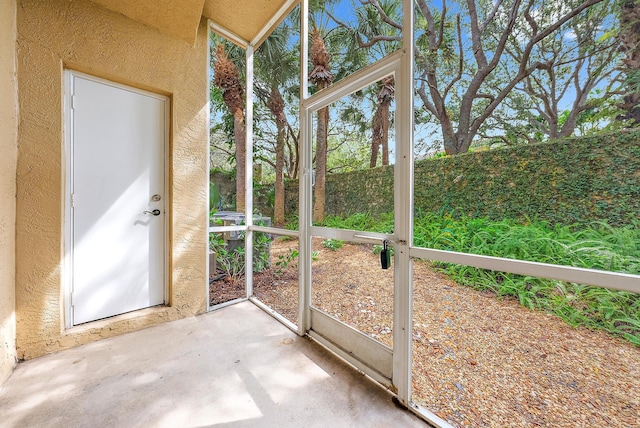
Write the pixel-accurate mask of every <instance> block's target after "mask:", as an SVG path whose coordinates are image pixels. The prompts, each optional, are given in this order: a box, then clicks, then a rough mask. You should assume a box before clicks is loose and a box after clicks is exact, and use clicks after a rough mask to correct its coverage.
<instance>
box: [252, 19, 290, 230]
mask: <svg viewBox="0 0 640 428" xmlns="http://www.w3.org/2000/svg"><path fill="white" fill-rule="evenodd" d="M289 35H290V32H289V29H288V27H286V26H280V27H278V28H277V29H276V30H275V31H274V32H273V33H272V34H271V35H270V36H269V37H268V38H267V39H266V40H265V42H264V43H263V44H262V46H260V48H259V49H258V51H257V52H256V77H257V81H256V83H257V84H258V86H257V88H256V94H257V95H258V97H259V98H261V99H262V100H263V101H264V103H265V105H266V106H267V108H268V109H269V111H270V112H271V114H272V115H273V118H274V121H275V125H276V143H275V163H274V165H273V166H274V169H275V197H274V214H273V217H274V224H275V225H276V226H283V225H284V214H285V213H284V196H285V195H284V191H285V187H284V175H285V174H284V169H285V145H286V140H287V136H288V133H289V129H290V126H289V123H288V120H287V115H286V113H285V102H284V99H283V97H282V93H281V88H285V89H286V86H287V85H288V84H289V82H290V81H291V80H292V79H294V78H295V77H296V76H297V74H298V69H299V66H298V62H297V61H296V60H295V59H294V56H293V54H292V51H291V49H290V48H289V46H287V43H288V38H289ZM261 83H262V84H263V85H264V86H265V88H260V84H261ZM295 156H296V157H297V149H296V154H295ZM290 158H291V153H290Z"/></svg>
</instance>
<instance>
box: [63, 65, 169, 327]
mask: <svg viewBox="0 0 640 428" xmlns="http://www.w3.org/2000/svg"><path fill="white" fill-rule="evenodd" d="M63 73H64V86H63V91H64V97H63V99H64V104H63V111H62V113H63V126H64V128H63V129H64V138H63V139H64V162H65V170H64V177H63V180H64V195H63V198H64V205H63V221H64V238H63V239H64V240H63V257H64V260H63V263H62V269H61V271H62V272H61V278H62V293H63V299H62V301H63V308H62V313H63V320H64V321H63V322H64V329H71V328H75V327H76V326H74V325H73V307H72V293H73V208H72V199H71V189H72V184H73V179H74V168H73V159H74V156H73V149H74V141H73V124H74V119H73V114H72V103H73V99H72V98H73V81H74V77H80V78H83V79H87V80H91V81H93V82H96V83H101V84H104V85H108V86H112V87H114V88H118V89H123V90H126V91H130V92H133V93H136V94H140V95H145V96H148V97H152V98H155V99H157V100H161V101H163V102H164V141H163V144H162V151H163V159H164V161H163V165H162V170H163V175H164V179H163V183H162V186H163V189H164V190H163V194H164V203H163V206H162V209H163V211H164V215H163V216H162V217H163V220H162V221H163V222H164V223H163V228H162V234H163V236H162V243H163V251H162V254H163V256H162V270H163V272H162V276H163V284H162V292H163V295H164V304H165V305H170V304H171V298H170V293H169V291H170V287H169V283H170V281H169V274H170V269H169V267H170V250H169V236H170V234H169V232H170V223H171V222H170V221H169V219H170V215H171V211H170V209H169V207H170V206H171V204H170V203H169V202H170V199H171V195H170V186H169V162H168V159H169V157H168V154H169V147H170V145H169V139H170V120H171V114H170V112H171V99H170V98H169V97H168V96H166V95H161V94H158V93H154V92H150V91H146V90H143V89H139V88H136V87H133V86H129V85H125V84H121V83H117V82H114V81H111V80H107V79H103V78H100V77H97V76H93V75H90V74H86V73H82V72H79V71H75V70H72V69H64V71H63ZM143 309H146V308H143ZM143 309H139V310H143ZM120 315H122V314H120ZM120 315H115V316H120ZM96 321H100V320H95V321H90V322H89V323H88V324H91V323H93V322H96Z"/></svg>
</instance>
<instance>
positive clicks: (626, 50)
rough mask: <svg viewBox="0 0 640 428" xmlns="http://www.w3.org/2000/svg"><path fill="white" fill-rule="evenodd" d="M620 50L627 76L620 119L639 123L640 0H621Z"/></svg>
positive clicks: (635, 123) (633, 123) (635, 124)
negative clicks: (622, 111)
mask: <svg viewBox="0 0 640 428" xmlns="http://www.w3.org/2000/svg"><path fill="white" fill-rule="evenodd" d="M618 39H619V41H620V51H621V52H622V53H623V54H624V56H625V57H624V59H623V61H622V62H623V72H625V74H626V76H627V82H626V83H627V85H626V86H627V93H626V94H625V95H624V98H623V102H622V104H621V106H620V107H621V108H622V109H623V110H624V111H625V112H624V113H623V114H622V115H620V119H621V120H629V121H631V124H632V125H634V126H638V125H640V1H638V0H622V2H621V8H620V32H619V33H618Z"/></svg>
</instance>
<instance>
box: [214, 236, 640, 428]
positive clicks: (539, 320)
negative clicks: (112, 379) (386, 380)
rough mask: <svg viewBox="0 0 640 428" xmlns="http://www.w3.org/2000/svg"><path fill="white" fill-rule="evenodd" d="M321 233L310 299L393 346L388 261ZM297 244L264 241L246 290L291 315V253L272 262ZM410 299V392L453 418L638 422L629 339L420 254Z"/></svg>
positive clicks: (513, 422)
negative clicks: (538, 306)
mask: <svg viewBox="0 0 640 428" xmlns="http://www.w3.org/2000/svg"><path fill="white" fill-rule="evenodd" d="M321 242H322V241H321V240H320V239H318V240H314V248H313V249H314V250H317V251H318V255H317V260H315V261H314V262H313V265H312V266H313V267H312V271H313V278H312V284H313V285H312V287H313V288H312V289H313V292H312V304H313V305H314V306H315V307H317V308H319V309H321V310H323V311H324V312H326V313H327V314H329V315H331V316H334V317H336V318H337V319H339V320H341V321H343V322H345V323H347V324H349V325H351V326H353V327H355V328H357V329H359V330H361V331H363V332H364V333H366V334H368V335H369V336H371V337H373V338H375V339H377V340H379V341H380V342H382V343H383V344H385V345H387V346H392V343H393V269H389V270H386V271H384V270H381V269H380V265H379V256H377V255H375V254H374V253H373V246H371V245H351V244H345V245H344V246H343V247H342V248H341V249H339V250H337V251H332V250H329V249H327V248H324V247H323V246H322V243H321ZM297 245H298V243H297V241H296V240H289V241H282V240H276V241H274V242H273V243H272V249H271V256H272V267H271V269H270V270H269V271H266V272H263V273H261V274H256V275H255V276H254V295H255V296H256V297H257V298H258V299H260V300H261V301H262V302H264V303H265V304H267V305H268V306H270V307H271V308H273V309H275V310H276V311H278V312H279V313H280V314H282V315H283V316H285V317H286V318H287V319H289V320H291V321H292V322H294V323H295V322H296V321H297V313H298V275H297V263H296V262H295V261H293V262H291V263H290V264H289V265H288V267H287V269H285V270H284V271H282V272H276V270H277V269H276V267H275V263H276V262H277V261H278V260H279V259H278V255H284V254H287V253H289V252H290V251H291V249H292V248H296V249H297ZM217 282H220V281H217ZM214 284H215V283H214ZM240 291H241V293H242V289H240ZM241 293H240V295H241ZM213 294H215V293H213ZM413 304H414V320H413V400H414V401H415V402H416V403H418V404H420V405H421V406H423V407H425V408H426V409H428V410H429V411H431V412H433V413H435V414H437V415H438V416H440V417H441V418H443V419H445V420H447V421H448V422H449V423H451V424H452V425H454V426H460V427H463V426H464V427H467V426H469V427H507V426H518V427H522V426H544V427H576V426H585V427H586V426H588V427H614V426H615V427H640V348H639V347H635V346H633V345H631V344H630V343H628V342H625V341H623V340H621V339H616V338H612V337H610V336H609V335H607V334H606V333H603V332H597V331H590V330H586V329H574V328H572V327H570V326H568V325H567V324H565V323H564V322H563V321H562V320H560V319H559V318H557V317H555V316H553V315H549V314H545V313H542V312H538V311H531V310H528V309H526V308H523V307H521V306H520V305H519V304H518V303H517V301H515V300H513V299H505V298H503V299H497V298H496V297H495V295H493V294H491V293H487V292H479V291H475V290H472V289H470V288H468V287H462V286H458V285H457V284H455V283H454V282H452V281H451V280H450V279H448V278H447V277H446V276H445V275H443V274H441V273H439V272H436V271H435V270H434V269H432V268H431V267H430V266H429V265H428V264H427V263H424V262H420V261H416V262H415V263H414V302H413Z"/></svg>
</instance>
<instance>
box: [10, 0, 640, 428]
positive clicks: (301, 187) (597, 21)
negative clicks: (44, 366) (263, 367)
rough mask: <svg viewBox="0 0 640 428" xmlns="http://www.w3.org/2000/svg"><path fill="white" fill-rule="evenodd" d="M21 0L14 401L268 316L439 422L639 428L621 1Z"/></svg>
mask: <svg viewBox="0 0 640 428" xmlns="http://www.w3.org/2000/svg"><path fill="white" fill-rule="evenodd" d="M5 3H7V7H6V8H3V9H4V11H3V12H2V19H3V22H5V23H6V24H7V25H4V27H6V28H9V29H13V30H11V31H9V32H8V35H9V37H8V40H9V42H8V43H5V42H4V40H3V46H2V49H3V51H2V56H3V58H4V57H5V56H6V57H7V58H9V59H10V61H6V64H8V65H7V66H5V68H4V69H3V70H2V73H3V74H2V76H3V77H2V84H3V85H6V87H7V88H8V90H7V93H10V94H13V95H12V97H9V98H10V99H9V102H8V103H7V105H8V106H9V107H4V108H5V110H3V111H2V114H3V118H4V117H5V116H6V118H7V123H11V124H13V125H15V126H10V127H7V129H6V130H4V131H3V133H4V132H6V133H7V134H6V136H5V135H3V137H6V140H7V141H9V144H8V146H7V149H6V153H7V156H5V159H4V160H3V162H4V163H6V166H7V168H6V171H5V172H4V173H3V174H4V175H3V176H2V178H3V183H5V182H6V184H7V189H9V192H8V193H6V194H3V196H2V197H3V201H7V204H6V205H5V206H6V208H3V210H4V211H2V216H3V220H4V219H5V218H7V219H10V220H11V221H8V222H6V224H7V225H8V226H7V227H6V228H5V227H3V229H2V233H3V235H2V239H3V242H5V241H6V242H7V245H4V244H3V245H2V247H3V250H2V251H3V259H2V260H3V264H4V265H7V266H15V269H9V270H7V272H4V271H3V277H2V278H0V279H1V280H2V282H3V292H4V291H5V289H6V296H9V297H6V298H3V300H2V305H1V306H0V309H1V310H2V313H1V314H0V315H1V317H0V321H2V342H4V347H3V348H2V349H3V352H4V355H3V365H2V369H3V370H2V372H3V373H6V374H7V375H6V376H3V377H2V379H4V378H5V377H7V376H8V375H9V373H10V371H11V370H12V369H13V367H14V365H15V363H14V362H15V361H16V360H31V359H37V357H41V356H43V355H45V354H51V353H56V352H59V351H60V352H69V351H64V350H66V349H68V348H74V347H77V346H79V345H85V344H90V343H92V342H96V341H98V340H100V339H106V338H113V337H115V336H119V335H122V334H124V333H130V332H134V331H138V330H142V329H144V328H146V327H151V326H158V325H160V324H162V323H167V322H169V323H170V322H179V321H177V320H180V319H184V318H190V317H193V316H198V317H200V316H215V317H216V318H207V320H208V321H206V322H207V323H212V325H215V323H216V322H220V323H222V320H223V319H224V317H225V314H228V316H229V317H232V316H234V315H232V314H233V313H232V312H231V311H232V310H235V311H240V313H242V312H243V311H245V312H246V311H248V312H246V313H247V314H250V313H253V312H252V311H254V310H256V308H258V309H260V310H262V311H264V312H266V313H267V314H269V315H270V316H271V317H269V318H268V319H269V322H280V323H281V324H282V325H284V326H285V327H286V328H288V329H289V331H291V332H293V333H294V334H296V335H298V336H300V337H308V338H310V339H311V340H312V341H313V343H314V344H315V345H314V346H321V347H322V348H323V349H326V350H328V351H330V352H331V354H332V355H333V357H337V358H339V359H341V360H343V361H344V362H346V363H347V364H349V365H350V367H351V368H352V369H353V370H355V371H357V372H360V373H362V374H364V375H366V377H368V378H369V379H368V380H367V381H370V380H373V381H374V382H376V383H377V384H378V385H379V386H380V388H382V389H386V390H387V391H388V392H389V393H390V394H391V395H393V396H394V397H395V400H396V402H397V403H399V404H400V405H401V406H402V407H404V408H406V411H407V413H409V412H413V413H415V414H416V415H418V416H419V417H420V418H422V419H424V420H425V421H426V422H428V423H431V424H432V425H436V426H486V425H490V426H528V425H544V426H576V425H596V426H600V425H602V426H605V425H608V426H634V425H638V424H640V420H639V419H638V415H640V392H639V391H640V372H639V368H638V367H639V366H640V365H639V364H638V362H640V319H639V318H638V316H639V314H640V298H639V296H638V293H640V247H639V244H638V243H639V242H640V229H639V226H640V225H639V224H638V222H637V219H636V215H635V213H637V210H638V209H639V208H640V206H638V204H639V202H638V201H640V198H638V196H639V192H640V190H639V189H640V187H639V186H638V184H637V183H638V177H639V176H640V134H639V133H638V132H637V131H635V130H634V129H633V126H634V124H633V120H632V119H631V120H622V119H620V118H621V117H623V116H624V114H623V113H621V111H620V110H615V109H614V107H613V106H614V105H617V104H616V102H618V101H619V100H620V99H621V98H616V97H621V95H619V94H622V93H624V91H625V89H624V86H623V85H624V83H621V82H623V81H624V79H623V78H622V76H623V74H624V73H625V71H624V70H622V71H621V69H620V67H618V64H619V63H621V62H622V57H623V55H624V54H625V53H624V50H621V49H618V44H617V43H618V42H617V41H616V40H618V39H617V37H618V36H615V35H612V34H613V33H612V31H614V30H613V29H614V28H616V26H618V27H620V28H623V29H624V26H620V25H619V22H622V21H623V18H620V16H621V15H617V14H616V13H617V9H616V8H615V7H613V6H611V4H609V2H606V1H604V0H588V1H577V2H574V3H575V4H574V3H572V4H571V5H567V6H566V7H565V6H563V7H558V8H557V10H556V8H553V9H554V10H553V11H546V9H545V7H546V6H548V5H545V4H543V3H542V2H536V1H532V2H529V3H527V4H522V3H520V2H517V1H514V2H497V3H496V2H494V3H482V2H476V1H468V2H454V3H452V4H450V5H448V4H446V2H441V3H438V2H425V1H422V0H418V1H416V2H413V1H409V0H403V1H400V0H398V1H379V0H357V1H337V0H336V1H326V2H320V4H316V3H314V2H309V1H307V0H303V1H301V2H299V1H279V0H278V1H275V0H274V1H269V0H260V1H251V2H241V3H238V2H231V1H227V0H225V1H215V0H183V1H180V0H175V1H169V2H163V3H162V5H157V4H156V3H155V2H152V1H142V2H135V3H131V2H125V1H118V0H91V1H90V0H77V1H67V0H58V1H36V0H33V1H28V0H18V1H6V2H5ZM621 31H622V30H621ZM3 63H4V61H3ZM11 64H15V67H14V66H12V65H11ZM616 94H617V95H616ZM616 100H618V101H616ZM12 102H13V105H14V106H15V108H13V107H12ZM616 108H617V107H616ZM587 113H590V114H591V116H589V115H587ZM9 128H11V129H9ZM563 137H573V138H571V139H567V138H563ZM3 150H4V147H3ZM12 182H14V183H15V184H13V183H12ZM12 189H15V194H16V195H17V198H13V196H12V195H11V193H12V192H13V190H12ZM13 217H15V221H13V220H12V219H13ZM14 261H15V262H14ZM9 271H10V272H9ZM5 283H6V284H7V286H5V285H4V284H5ZM14 296H15V297H14ZM247 307H250V308H251V309H246V308H247ZM225 311H228V312H225ZM247 316H249V315H247ZM252 316H253V315H252ZM257 319H261V320H263V319H264V318H257ZM203 320H204V318H203ZM216 320H218V321H216ZM181 322H184V320H183V321H181ZM203 322H204V321H203ZM260 322H264V321H260ZM220 325H222V324H220ZM231 330H233V329H231ZM168 334H171V329H169V333H168ZM175 334H176V338H177V337H178V336H179V335H178V334H177V333H175ZM238 334H239V335H241V334H242V333H241V332H238ZM247 334H249V333H247ZM171 337H172V336H167V340H168V341H171ZM176 340H178V339H176ZM179 340H183V338H182V336H180V339H179ZM184 340H186V339H184ZM200 340H206V339H202V338H200ZM237 342H238V344H242V343H243V341H242V338H241V337H238V340H237ZM224 343H225V344H227V345H228V346H230V347H231V346H232V345H231V344H229V343H227V342H226V341H225V342H224ZM227 345H225V346H227ZM230 349H231V348H230ZM5 351H6V352H5ZM132 352H135V351H133V350H132ZM255 352H258V353H259V352H260V349H256V350H255ZM191 357H192V354H191V353H189V354H188V355H185V356H184V358H185V359H188V358H191ZM177 358H178V357H177ZM179 358H182V357H179ZM36 361H37V360H34V362H36ZM184 364H185V365H189V361H186V360H185V361H184ZM267 369H268V368H267ZM310 385H313V383H310ZM200 387H201V386H198V387H195V386H194V388H196V389H197V388H200ZM310 387H312V386H310ZM0 391H1V390H0ZM5 402H6V403H10V401H9V400H7V401H5ZM2 403H3V402H2V401H0V404H2ZM363 403H364V402H363ZM355 405H358V398H357V397H356V403H355ZM257 421H258V422H257V423H258V424H259V421H260V419H259V418H258V419H257Z"/></svg>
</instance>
